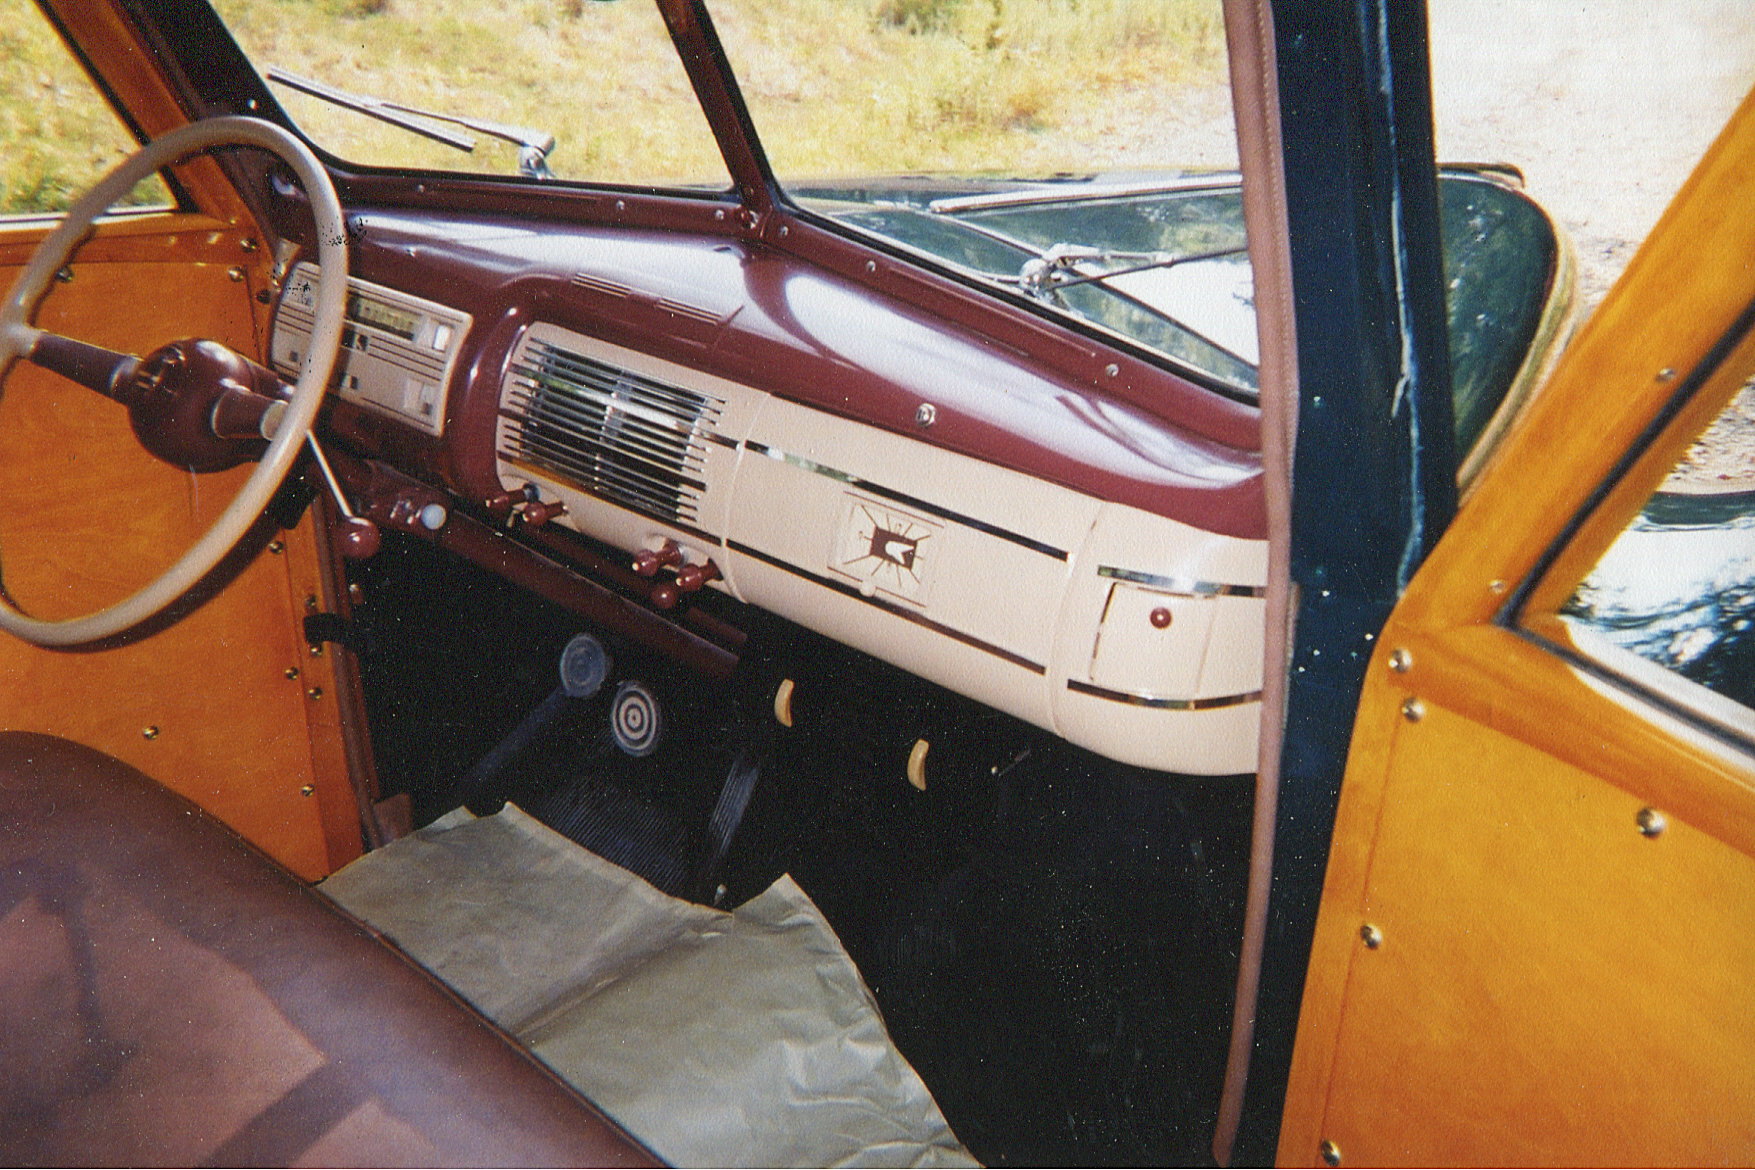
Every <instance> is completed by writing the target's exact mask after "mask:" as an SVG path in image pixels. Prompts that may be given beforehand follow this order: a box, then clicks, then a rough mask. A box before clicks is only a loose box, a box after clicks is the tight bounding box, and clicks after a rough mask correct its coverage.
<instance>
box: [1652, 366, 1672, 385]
mask: <svg viewBox="0 0 1755 1170" xmlns="http://www.w3.org/2000/svg"><path fill="white" fill-rule="evenodd" d="M1675 376H1676V367H1674V366H1665V367H1664V368H1663V369H1661V370H1659V371H1658V372H1657V380H1658V381H1660V382H1668V381H1671V380H1673V379H1674V378H1675Z"/></svg>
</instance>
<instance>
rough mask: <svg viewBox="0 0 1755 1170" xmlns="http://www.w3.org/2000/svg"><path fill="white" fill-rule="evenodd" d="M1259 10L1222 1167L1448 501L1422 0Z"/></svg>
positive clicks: (1266, 1072) (1277, 1077) (1293, 1006)
mask: <svg viewBox="0 0 1755 1170" xmlns="http://www.w3.org/2000/svg"><path fill="white" fill-rule="evenodd" d="M1273 7H1274V24H1275V31H1274V43H1275V50H1276V53H1277V55H1278V70H1279V92H1280V116H1281V127H1282V132H1283V141H1284V144H1285V145H1284V161H1285V179H1286V197H1287V210H1288V225H1289V229H1290V244H1291V258H1292V292H1293V301H1294V305H1295V309H1296V317H1297V343H1298V377H1299V385H1300V391H1299V398H1300V400H1299V418H1298V430H1297V439H1296V444H1295V455H1294V466H1293V475H1292V484H1293V487H1292V550H1291V575H1292V583H1293V587H1294V589H1295V591H1296V592H1295V600H1294V611H1295V613H1296V617H1297V626H1296V633H1295V637H1294V641H1293V646H1292V668H1291V669H1292V674H1291V678H1290V685H1289V688H1288V700H1287V725H1286V739H1285V748H1284V752H1283V754H1282V756H1281V780H1280V798H1279V810H1278V820H1277V823H1276V829H1275V845H1274V850H1275V858H1274V861H1275V872H1274V879H1273V888H1272V893H1271V896H1270V898H1269V902H1268V914H1269V919H1268V930H1267V937H1266V948H1265V951H1264V957H1263V968H1262V984H1261V999H1260V1003H1259V1006H1258V1011H1257V1023H1256V1032H1255V1052H1254V1055H1253V1058H1252V1060H1251V1067H1250V1074H1249V1081H1248V1088H1247V1093H1246V1096H1245V1104H1244V1113H1243V1118H1242V1126H1241V1129H1240V1133H1239V1141H1238V1144H1237V1147H1236V1151H1235V1155H1234V1157H1233V1164H1234V1165H1259V1164H1266V1163H1268V1162H1270V1161H1271V1160H1272V1159H1273V1156H1274V1147H1275V1142H1276V1141H1277V1138H1278V1134H1279V1120H1280V1110H1281V1107H1282V1105H1283V1103H1284V1095H1285V1085H1286V1076H1287V1073H1288V1070H1289V1068H1290V1065H1291V1058H1292V1042H1293V1036H1294V1032H1295V1029H1296V1026H1297V1019H1298V1004H1299V999H1300V996H1301V994H1302V991H1303V986H1304V969H1305V963H1306V960H1307V958H1308V956H1309V952H1310V938H1311V933H1312V930H1313V929H1314V926H1315V922H1316V907H1317V902H1318V899H1319V897H1320V895H1321V891H1322V878H1323V871H1324V867H1325V865H1326V863H1327V860H1328V846H1329V836H1330V833H1331V831H1332V829H1333V826H1334V815H1335V804H1336V801H1337V799H1338V795H1339V791H1340V782H1341V773H1342V771H1343V769H1344V768H1345V765H1346V758H1347V745H1348V743H1349V741H1350V739H1351V736H1352V730H1353V716H1354V711H1355V707H1356V705H1357V702H1358V698H1359V690H1360V687H1361V685H1362V683H1363V681H1364V675H1365V668H1366V664H1367V662H1368V661H1369V659H1370V657H1371V653H1372V651H1373V650H1374V649H1375V647H1376V637H1377V633H1378V631H1379V630H1380V629H1381V628H1382V626H1383V623H1384V620H1385V618H1387V617H1388V615H1389V611H1390V609H1391V608H1392V607H1393V606H1394V604H1395V601H1396V599H1397V598H1398V597H1399V596H1400V595H1401V592H1402V589H1403V588H1404V587H1405V586H1406V584H1407V581H1408V578H1409V577H1410V576H1411V575H1412V574H1413V572H1414V569H1415V568H1416V567H1417V566H1418V565H1419V563H1420V561H1421V559H1422V558H1423V557H1424V556H1425V554H1426V553H1427V551H1428V550H1429V549H1430V548H1431V546H1432V544H1433V543H1434V542H1435V541H1436V539H1437V537H1438V535H1439V533H1440V532H1442V530H1443V528H1444V526H1445V524H1446V523H1447V522H1448V521H1449V519H1450V517H1451V514H1452V513H1453V512H1454V511H1455V508H1456V459H1455V454H1454V451H1453V443H1452V429H1451V428H1452V422H1451V413H1452V412H1451V400H1450V362H1449V349H1448V341H1447V337H1446V332H1445V327H1446V326H1445V305H1444V285H1443V265H1442V256H1441V253H1440V242H1439V224H1438V188H1437V175H1436V170H1435V167H1434V160H1433V132H1432V97H1431V69H1430V63H1429V61H1428V56H1427V36H1426V13H1425V9H1424V4H1423V0H1276V2H1275V3H1274V6H1273ZM1314 1153H1315V1151H1312V1154H1313V1155H1314Z"/></svg>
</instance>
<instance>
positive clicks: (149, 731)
mask: <svg viewBox="0 0 1755 1170" xmlns="http://www.w3.org/2000/svg"><path fill="white" fill-rule="evenodd" d="M140 734H141V736H142V737H143V738H146V739H157V738H158V727H157V725H156V724H153V725H148V726H146V727H142V728H141V729H140Z"/></svg>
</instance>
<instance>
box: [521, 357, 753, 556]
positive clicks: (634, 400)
mask: <svg viewBox="0 0 1755 1170" xmlns="http://www.w3.org/2000/svg"><path fill="white" fill-rule="evenodd" d="M724 408H725V403H724V402H723V401H722V400H720V399H718V398H715V397H713V396H712V395H709V394H701V393H697V392H696V391H692V390H686V389H684V388H682V387H680V386H673V385H671V384H669V383H666V382H662V381H659V380H658V379H656V378H651V377H647V376H645V375H643V374H636V373H634V372H633V371H631V370H625V369H621V368H619V367H617V366H614V365H611V364H609V363H607V362H602V361H598V360H596V359H594V358H591V357H587V356H585V355H584V354H581V353H577V352H574V351H572V350H569V349H565V348H563V347H561V346H559V345H556V344H554V343H552V342H550V341H547V340H545V339H542V338H540V337H535V336H532V337H529V338H527V339H526V341H525V343H524V345H523V347H522V348H521V349H520V352H519V354H518V356H517V358H516V359H515V360H514V361H513V362H512V365H511V369H510V370H509V371H508V374H507V384H506V386H505V387H504V390H503V392H502V396H501V414H502V415H503V416H504V417H505V419H506V422H507V426H506V430H505V435H504V449H502V450H501V451H500V457H501V458H503V459H506V460H508V461H510V462H514V463H520V464H523V465H526V466H529V467H532V468H534V469H537V470H540V471H543V472H545V473H547V474H550V475H553V476H554V477H555V478H556V479H558V480H560V481H561V482H564V483H567V484H569V485H571V486H573V487H576V488H578V489H580V490H582V491H586V492H589V493H591V494H593V495H596V496H601V497H603V498H605V499H608V500H612V501H614V502H616V503H619V504H621V505H623V506H624V507H628V508H631V509H633V510H635V511H637V512H641V513H644V514H646V515H649V516H653V517H656V518H658V519H662V520H671V521H680V522H685V523H690V524H692V523H693V522H694V520H695V519H696V516H697V512H698V507H699V501H700V495H701V493H702V492H704V491H705V490H706V483H705V480H704V472H705V468H706V454H707V432H708V431H710V429H711V428H712V427H713V426H714V425H715V424H716V423H717V422H718V420H719V416H720V414H721V412H722V411H723V410H724Z"/></svg>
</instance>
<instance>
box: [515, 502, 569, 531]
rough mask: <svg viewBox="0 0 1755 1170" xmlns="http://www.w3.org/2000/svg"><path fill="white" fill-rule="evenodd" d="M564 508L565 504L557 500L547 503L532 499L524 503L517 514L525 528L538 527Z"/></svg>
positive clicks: (565, 508) (565, 507) (557, 514)
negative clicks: (522, 508) (521, 509)
mask: <svg viewBox="0 0 1755 1170" xmlns="http://www.w3.org/2000/svg"><path fill="white" fill-rule="evenodd" d="M566 510H567V506H566V505H565V504H563V503H561V502H560V501H559V500H555V501H553V502H551V503H547V504H545V503H543V502H542V501H541V500H533V501H532V502H530V503H528V504H526V505H524V510H523V511H522V512H519V513H518V515H519V516H520V517H521V519H522V522H523V524H524V526H525V527H526V528H540V527H542V526H543V525H544V524H547V523H548V522H549V521H550V520H553V519H554V518H555V517H556V516H559V515H560V514H561V513H562V512H565V511H566Z"/></svg>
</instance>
